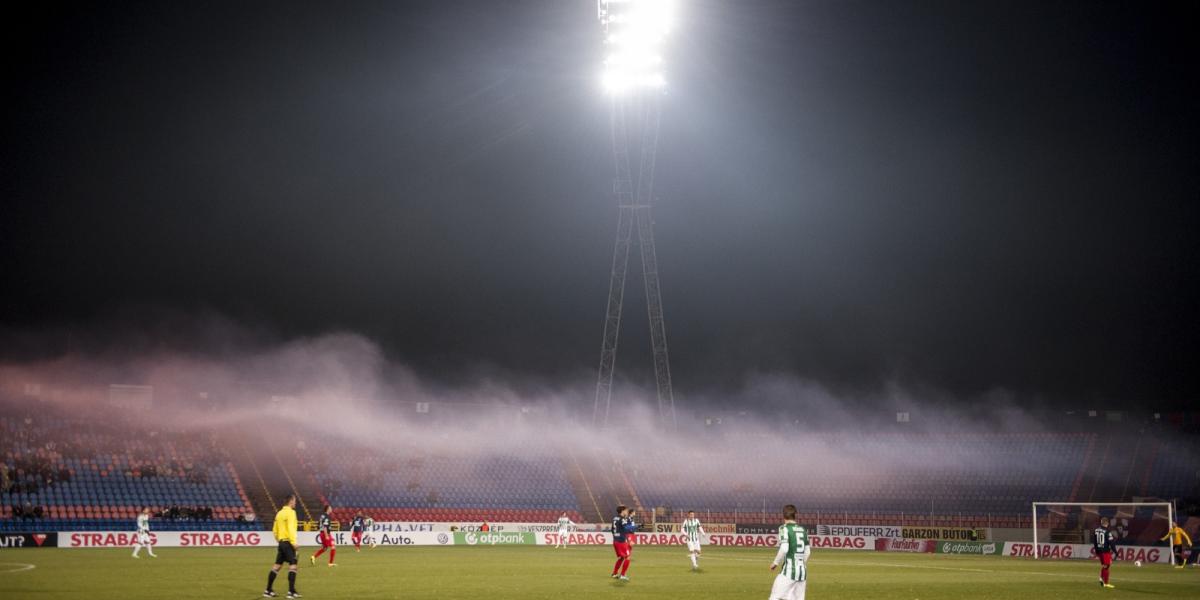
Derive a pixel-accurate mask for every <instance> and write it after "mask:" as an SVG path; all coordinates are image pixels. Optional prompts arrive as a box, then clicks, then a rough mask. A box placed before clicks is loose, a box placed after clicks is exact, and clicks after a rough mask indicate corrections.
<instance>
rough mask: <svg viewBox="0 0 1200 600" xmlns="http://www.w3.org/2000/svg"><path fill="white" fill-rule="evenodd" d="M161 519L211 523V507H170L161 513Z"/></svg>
mask: <svg viewBox="0 0 1200 600" xmlns="http://www.w3.org/2000/svg"><path fill="white" fill-rule="evenodd" d="M158 516H159V518H162V519H167V520H170V521H211V520H212V518H213V509H212V507H211V506H170V507H168V508H166V509H164V510H163V511H162V512H161V513H159V515H158Z"/></svg>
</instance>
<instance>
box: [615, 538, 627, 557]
mask: <svg viewBox="0 0 1200 600" xmlns="http://www.w3.org/2000/svg"><path fill="white" fill-rule="evenodd" d="M613 551H614V552H616V553H617V556H618V557H620V558H629V554H630V552H631V549H630V547H629V542H613Z"/></svg>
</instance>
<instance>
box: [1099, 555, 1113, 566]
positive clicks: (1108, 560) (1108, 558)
mask: <svg viewBox="0 0 1200 600" xmlns="http://www.w3.org/2000/svg"><path fill="white" fill-rule="evenodd" d="M1112 555H1113V553H1112V552H1101V553H1100V554H1098V555H1097V556H1099V557H1100V564H1102V565H1104V566H1106V567H1107V566H1109V565H1111V564H1112Z"/></svg>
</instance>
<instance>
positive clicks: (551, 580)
mask: <svg viewBox="0 0 1200 600" xmlns="http://www.w3.org/2000/svg"><path fill="white" fill-rule="evenodd" d="M313 550H314V549H313V548H300V555H301V558H302V560H303V563H302V565H301V568H300V575H299V579H298V585H297V587H298V589H299V591H300V592H301V593H302V594H304V597H305V598H308V599H312V600H330V599H335V598H336V599H343V598H344V599H355V600H359V599H364V598H379V599H384V598H386V599H399V598H404V599H406V600H412V599H420V598H430V599H433V598H436V599H439V600H442V599H448V598H486V599H488V600H542V599H545V600H550V599H555V600H557V599H560V598H613V599H620V600H625V599H635V598H647V599H649V598H655V599H681V600H682V599H686V600H702V599H705V600H707V599H713V600H722V599H726V598H730V599H732V598H756V599H765V598H766V597H767V594H768V592H769V591H770V589H771V581H772V579H773V578H774V573H773V572H771V571H769V570H768V569H767V567H768V565H769V564H770V561H771V558H772V557H773V555H774V553H773V551H771V550H767V549H740V548H706V549H705V552H704V557H703V558H702V559H701V570H700V572H697V573H693V572H692V571H691V565H690V563H689V562H688V560H687V557H686V553H685V550H684V548H683V547H662V546H653V547H646V546H643V547H637V548H635V549H634V562H633V566H632V567H631V568H630V571H629V575H630V577H631V578H632V581H630V582H628V583H626V582H618V581H614V580H613V579H610V578H609V577H608V574H609V572H610V570H611V569H612V563H613V560H614V557H613V554H612V550H611V549H610V548H608V547H598V546H588V547H584V546H580V547H573V548H569V549H566V550H556V549H553V548H549V547H544V546H521V547H498V546H497V547H463V546H459V547H409V548H394V547H393V548H376V549H373V550H366V549H364V550H363V551H362V552H361V553H358V554H356V553H355V552H354V550H353V549H352V548H339V549H338V566H337V567H326V566H325V564H324V562H325V561H324V560H323V559H324V558H325V557H324V556H322V557H321V559H322V560H320V561H319V562H318V564H317V566H316V567H313V566H310V565H309V564H308V555H309V554H311V553H312V552H313ZM158 555H159V558H157V559H154V558H149V557H147V556H146V555H145V553H144V552H143V554H142V558H140V559H137V560H134V559H132V558H130V557H129V551H127V550H115V549H113V550H71V549H22V550H3V551H0V598H3V599H4V600H25V599H30V600H37V599H48V598H86V599H87V600H139V599H143V598H144V599H155V600H159V599H162V598H170V599H175V598H179V599H192V598H194V599H204V600H213V599H221V600H226V599H228V600H253V599H255V598H260V597H261V594H262V590H263V588H264V587H265V584H266V575H267V570H268V567H269V566H270V563H271V561H272V560H273V559H274V557H275V549H274V548H230V549H216V548H203V549H197V548H160V549H159V551H158ZM30 566H32V568H30ZM809 567H810V577H809V584H808V598H811V599H813V600H851V599H855V600H857V599H870V600H887V599H896V600H940V599H947V600H948V599H959V598H973V599H1001V598H1004V599H1008V598H1012V599H1018V600H1042V599H1046V600H1050V599H1061V598H1102V597H1125V598H1146V597H1155V598H1163V599H1167V598H1192V599H1195V598H1200V569H1198V568H1193V567H1188V568H1187V569H1182V570H1179V569H1172V568H1171V567H1169V566H1166V565H1148V566H1145V567H1141V568H1136V567H1134V566H1133V565H1131V564H1124V563H1118V564H1116V565H1114V567H1113V573H1112V582H1113V584H1115V585H1116V586H1117V588H1116V589H1114V590H1104V589H1101V588H1100V587H1099V586H1098V584H1097V583H1096V580H1097V572H1098V570H1099V567H1098V563H1096V562H1095V561H1082V560H1071V561H1036V562H1035V561H1032V560H1023V559H1012V558H999V557H973V556H971V557H968V556H947V555H932V554H900V553H877V552H852V551H837V550H821V551H817V552H815V553H814V554H813V558H812V560H811V562H810V565H809ZM275 590H276V592H279V593H280V597H283V596H284V592H286V591H287V580H286V578H285V577H282V576H281V577H280V578H279V580H278V581H277V582H276V585H275Z"/></svg>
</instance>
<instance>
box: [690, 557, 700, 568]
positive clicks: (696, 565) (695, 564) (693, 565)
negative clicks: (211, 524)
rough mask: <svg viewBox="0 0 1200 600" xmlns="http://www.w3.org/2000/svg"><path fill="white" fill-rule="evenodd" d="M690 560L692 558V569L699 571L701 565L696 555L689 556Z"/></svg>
mask: <svg viewBox="0 0 1200 600" xmlns="http://www.w3.org/2000/svg"><path fill="white" fill-rule="evenodd" d="M689 558H691V559H692V568H693V569H699V568H700V563H698V562H696V555H695V554H692V555H691V556H689Z"/></svg>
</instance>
